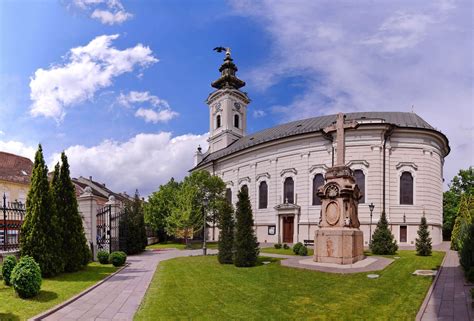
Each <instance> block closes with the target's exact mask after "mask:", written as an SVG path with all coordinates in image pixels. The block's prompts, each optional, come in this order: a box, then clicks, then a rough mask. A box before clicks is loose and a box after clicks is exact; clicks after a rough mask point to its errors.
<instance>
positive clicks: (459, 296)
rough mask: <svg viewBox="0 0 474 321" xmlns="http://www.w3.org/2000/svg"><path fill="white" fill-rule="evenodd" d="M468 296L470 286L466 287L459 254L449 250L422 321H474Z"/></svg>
mask: <svg viewBox="0 0 474 321" xmlns="http://www.w3.org/2000/svg"><path fill="white" fill-rule="evenodd" d="M468 295H469V286H467V285H465V281H464V275H463V270H462V268H461V266H460V265H459V257H458V253H457V252H455V251H451V250H449V248H448V249H447V250H446V257H445V260H444V263H443V266H442V268H441V272H440V275H439V277H438V280H437V281H436V284H435V286H434V289H433V292H431V296H430V297H429V301H428V304H427V305H426V308H425V310H424V311H423V314H422V316H421V320H422V321H428V320H430V321H431V320H455V321H469V320H474V318H473V312H474V311H472V309H471V306H470V305H468V298H469V296H468Z"/></svg>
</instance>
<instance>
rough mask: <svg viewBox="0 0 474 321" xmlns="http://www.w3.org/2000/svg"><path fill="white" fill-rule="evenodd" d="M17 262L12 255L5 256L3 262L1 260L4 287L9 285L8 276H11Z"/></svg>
mask: <svg viewBox="0 0 474 321" xmlns="http://www.w3.org/2000/svg"><path fill="white" fill-rule="evenodd" d="M16 263H17V261H16V257H15V256H13V255H7V257H6V258H5V260H3V266H2V277H3V282H5V285H11V282H10V276H11V274H12V271H13V268H14V267H15V265H16Z"/></svg>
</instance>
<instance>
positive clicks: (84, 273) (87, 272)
mask: <svg viewBox="0 0 474 321" xmlns="http://www.w3.org/2000/svg"><path fill="white" fill-rule="evenodd" d="M116 270H117V268H115V267H114V266H112V265H111V264H107V265H89V266H87V267H86V268H84V269H82V270H79V271H77V272H71V273H62V274H60V275H58V276H55V277H52V278H47V279H45V280H51V281H56V282H87V281H100V280H102V279H103V278H105V277H107V276H108V275H109V274H111V273H113V272H115V271H116Z"/></svg>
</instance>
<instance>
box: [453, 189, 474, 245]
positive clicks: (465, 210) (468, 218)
mask: <svg viewBox="0 0 474 321" xmlns="http://www.w3.org/2000/svg"><path fill="white" fill-rule="evenodd" d="M473 221H474V195H468V194H463V195H462V196H461V199H460V204H459V214H458V216H457V217H456V222H455V224H454V228H453V232H452V235H451V248H452V249H453V250H456V251H461V249H462V248H463V243H464V242H465V241H466V240H467V238H468V236H469V235H468V230H469V225H470V224H471V223H472V222H473Z"/></svg>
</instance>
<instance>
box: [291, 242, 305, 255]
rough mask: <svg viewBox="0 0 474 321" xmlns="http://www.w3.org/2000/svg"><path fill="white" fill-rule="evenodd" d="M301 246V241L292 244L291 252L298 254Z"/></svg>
mask: <svg viewBox="0 0 474 321" xmlns="http://www.w3.org/2000/svg"><path fill="white" fill-rule="evenodd" d="M302 246H303V243H301V242H298V243H296V244H295V245H293V253H295V254H298V253H299V252H300V248H301V247H302Z"/></svg>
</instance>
